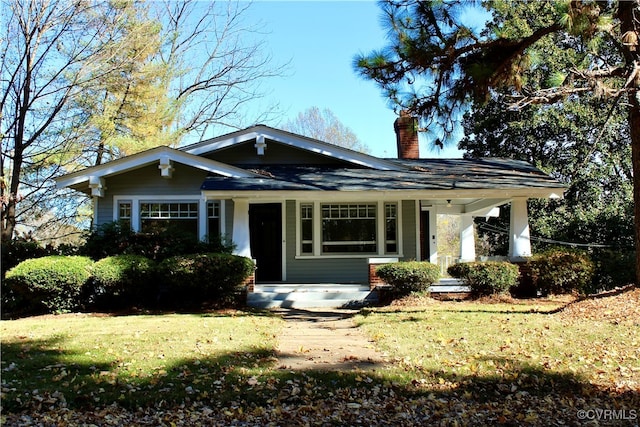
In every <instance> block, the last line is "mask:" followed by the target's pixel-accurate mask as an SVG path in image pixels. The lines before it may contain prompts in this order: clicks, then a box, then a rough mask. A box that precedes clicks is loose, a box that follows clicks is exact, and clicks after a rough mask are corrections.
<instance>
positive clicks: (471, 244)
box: [460, 215, 476, 262]
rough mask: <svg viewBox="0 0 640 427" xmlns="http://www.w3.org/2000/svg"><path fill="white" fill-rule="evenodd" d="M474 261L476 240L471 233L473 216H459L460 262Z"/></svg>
mask: <svg viewBox="0 0 640 427" xmlns="http://www.w3.org/2000/svg"><path fill="white" fill-rule="evenodd" d="M475 260H476V239H475V235H474V233H473V216H471V215H460V261H461V262H470V261H475Z"/></svg>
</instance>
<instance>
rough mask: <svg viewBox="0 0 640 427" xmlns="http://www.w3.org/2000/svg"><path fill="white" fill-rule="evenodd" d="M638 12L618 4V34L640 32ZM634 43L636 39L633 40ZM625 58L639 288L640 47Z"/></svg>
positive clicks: (635, 4) (634, 4)
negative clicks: (628, 73) (627, 71)
mask: <svg viewBox="0 0 640 427" xmlns="http://www.w3.org/2000/svg"><path fill="white" fill-rule="evenodd" d="M638 12H640V0H635V1H619V2H618V19H619V20H620V34H622V35H625V34H628V33H635V35H636V37H637V35H638V34H639V33H640V28H638V25H637V21H636V20H635V16H637V13H638ZM636 41H637V38H636ZM623 46H624V49H625V51H624V55H625V60H626V62H627V65H628V66H629V67H630V72H631V73H632V74H631V80H630V81H628V84H629V89H630V90H629V92H628V100H629V133H630V135H631V164H632V168H633V215H634V225H635V227H634V228H635V239H634V240H635V250H636V282H635V284H636V286H637V287H640V69H639V68H638V67H640V46H638V44H637V43H636V44H635V45H634V44H633V43H624V44H623Z"/></svg>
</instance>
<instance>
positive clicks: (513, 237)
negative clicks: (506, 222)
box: [509, 197, 531, 261]
mask: <svg viewBox="0 0 640 427" xmlns="http://www.w3.org/2000/svg"><path fill="white" fill-rule="evenodd" d="M530 256H531V239H530V237H529V214H528V213H527V198H526V197H518V198H515V199H513V200H512V201H511V221H510V226H509V259H510V260H511V261H523V260H524V258H526V257H530Z"/></svg>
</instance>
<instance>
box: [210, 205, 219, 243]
mask: <svg viewBox="0 0 640 427" xmlns="http://www.w3.org/2000/svg"><path fill="white" fill-rule="evenodd" d="M207 232H208V233H209V236H210V237H212V236H218V235H220V202H219V201H212V202H208V203H207Z"/></svg>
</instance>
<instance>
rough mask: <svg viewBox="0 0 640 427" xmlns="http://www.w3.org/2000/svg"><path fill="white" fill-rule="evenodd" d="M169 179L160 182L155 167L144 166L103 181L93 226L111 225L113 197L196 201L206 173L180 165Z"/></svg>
mask: <svg viewBox="0 0 640 427" xmlns="http://www.w3.org/2000/svg"><path fill="white" fill-rule="evenodd" d="M174 168H175V170H174V171H173V177H172V178H162V177H161V176H160V170H159V169H158V164H157V163H154V164H153V165H149V166H145V167H143V168H140V169H136V170H133V171H130V172H127V173H123V174H120V175H116V176H113V177H110V178H108V179H107V180H106V187H107V189H106V191H105V195H104V197H101V198H99V199H98V211H97V215H96V224H97V225H100V224H104V223H106V222H110V221H113V197H114V196H116V195H117V196H127V195H131V196H136V195H148V196H176V200H178V199H196V200H197V199H199V198H200V186H201V185H202V182H203V181H204V179H205V178H206V176H207V172H205V171H202V170H200V169H195V168H192V167H189V166H184V165H181V164H174Z"/></svg>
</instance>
